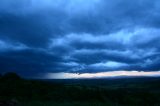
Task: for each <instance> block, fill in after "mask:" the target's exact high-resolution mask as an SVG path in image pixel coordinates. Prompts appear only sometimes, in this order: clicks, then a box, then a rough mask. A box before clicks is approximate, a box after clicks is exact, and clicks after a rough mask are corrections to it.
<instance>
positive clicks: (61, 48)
mask: <svg viewBox="0 0 160 106" xmlns="http://www.w3.org/2000/svg"><path fill="white" fill-rule="evenodd" d="M159 5H160V2H159V1H158V0H154V1H150V0H134V1H131V0H115V1H110V0H68V1H66V0H38V1H37V0H14V1H12V0H1V1H0V68H1V69H0V70H1V72H6V71H15V72H18V73H22V74H23V75H24V74H27V73H32V74H38V73H47V72H99V71H116V70H138V71H158V70H160V67H159V60H160V56H159V53H160V47H159V44H160V43H159V39H160V34H159V33H160V29H159V28H160V14H159V11H160V7H159Z"/></svg>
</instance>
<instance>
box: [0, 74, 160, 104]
mask: <svg viewBox="0 0 160 106" xmlns="http://www.w3.org/2000/svg"><path fill="white" fill-rule="evenodd" d="M11 100H15V101H16V102H17V103H16V105H15V106H159V104H160V78H120V79H90V80H89V79H83V80H25V79H21V78H20V77H18V76H16V75H6V76H3V77H1V78H0V104H1V102H4V101H5V102H10V101H11Z"/></svg>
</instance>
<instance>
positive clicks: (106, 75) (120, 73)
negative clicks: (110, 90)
mask: <svg viewBox="0 0 160 106" xmlns="http://www.w3.org/2000/svg"><path fill="white" fill-rule="evenodd" d="M120 76H131V77H132V76H135V77H136V76H137V77H140V76H146V77H147V76H148V77H152V76H160V71H150V72H144V71H110V72H98V73H82V74H79V73H65V72H60V73H47V74H46V75H45V78H47V79H83V78H110V77H120Z"/></svg>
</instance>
